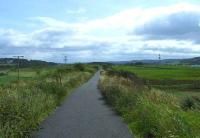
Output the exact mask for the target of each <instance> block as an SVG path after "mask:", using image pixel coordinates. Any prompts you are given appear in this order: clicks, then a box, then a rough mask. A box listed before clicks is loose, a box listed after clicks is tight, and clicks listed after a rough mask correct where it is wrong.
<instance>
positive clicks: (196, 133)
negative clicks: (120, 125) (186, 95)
mask: <svg viewBox="0 0 200 138" xmlns="http://www.w3.org/2000/svg"><path fill="white" fill-rule="evenodd" d="M99 85H100V89H101V91H102V94H103V95H104V97H105V99H106V101H107V102H108V103H109V104H111V105H112V106H113V108H114V109H115V110H116V111H117V113H119V115H121V116H122V117H123V118H124V120H125V122H127V124H128V126H129V128H130V129H131V131H132V132H133V134H134V135H135V136H136V137H144V138H154V137H155V138H160V137H166V138H196V137H200V116H199V114H200V110H199V108H198V107H199V102H198V99H197V100H196V101H195V103H194V104H195V105H196V107H195V106H194V107H195V108H187V106H188V105H187V104H188V103H189V107H190V102H191V101H190V102H188V101H184V100H182V99H180V98H179V97H176V96H175V95H172V94H170V93H166V92H164V91H161V90H157V89H154V88H151V89H150V88H148V87H147V86H145V85H143V86H141V87H135V85H141V84H140V83H138V82H137V80H136V81H134V80H131V79H129V78H125V77H122V76H119V75H114V76H113V75H112V76H111V75H109V73H105V72H104V73H102V76H101V79H100V84H99ZM194 99H195V98H194ZM193 102H194V101H193ZM183 107H184V108H183ZM185 108H186V109H185Z"/></svg>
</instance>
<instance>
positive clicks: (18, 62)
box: [13, 56, 24, 81]
mask: <svg viewBox="0 0 200 138" xmlns="http://www.w3.org/2000/svg"><path fill="white" fill-rule="evenodd" d="M13 57H15V58H17V72H18V73H17V74H18V75H17V78H18V81H19V68H20V58H23V57H24V56H13Z"/></svg>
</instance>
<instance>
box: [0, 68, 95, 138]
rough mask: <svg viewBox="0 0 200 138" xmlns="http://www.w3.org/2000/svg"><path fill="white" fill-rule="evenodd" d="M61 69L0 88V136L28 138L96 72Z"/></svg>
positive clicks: (92, 70) (84, 69)
mask: <svg viewBox="0 0 200 138" xmlns="http://www.w3.org/2000/svg"><path fill="white" fill-rule="evenodd" d="M80 66H81V67H82V68H81V70H80V69H79V68H77V67H75V66H73V67H59V68H58V69H55V70H53V71H51V72H49V73H46V74H45V75H43V76H40V77H38V78H37V79H34V80H26V81H25V80H22V81H20V82H12V83H9V84H6V85H3V86H2V87H0V137H15V138H18V137H20V138H21V137H29V136H30V134H31V132H32V131H34V130H35V129H37V127H38V125H39V124H40V123H41V121H43V120H44V119H45V118H46V117H47V116H48V115H49V113H50V112H51V111H52V110H53V109H55V108H56V106H58V105H59V104H61V102H62V101H63V99H64V98H65V97H66V96H67V95H68V94H69V93H70V92H71V91H72V89H74V88H76V87H78V86H79V85H81V84H82V83H83V82H85V81H86V80H88V79H89V78H90V77H91V76H92V75H93V73H94V72H95V69H94V68H93V67H89V66H83V65H80Z"/></svg>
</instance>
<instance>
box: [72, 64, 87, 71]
mask: <svg viewBox="0 0 200 138" xmlns="http://www.w3.org/2000/svg"><path fill="white" fill-rule="evenodd" d="M74 69H75V70H76V71H84V69H85V67H84V65H83V64H81V63H76V64H74Z"/></svg>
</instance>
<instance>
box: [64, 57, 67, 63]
mask: <svg viewBox="0 0 200 138" xmlns="http://www.w3.org/2000/svg"><path fill="white" fill-rule="evenodd" d="M64 62H65V64H67V56H65V57H64Z"/></svg>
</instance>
